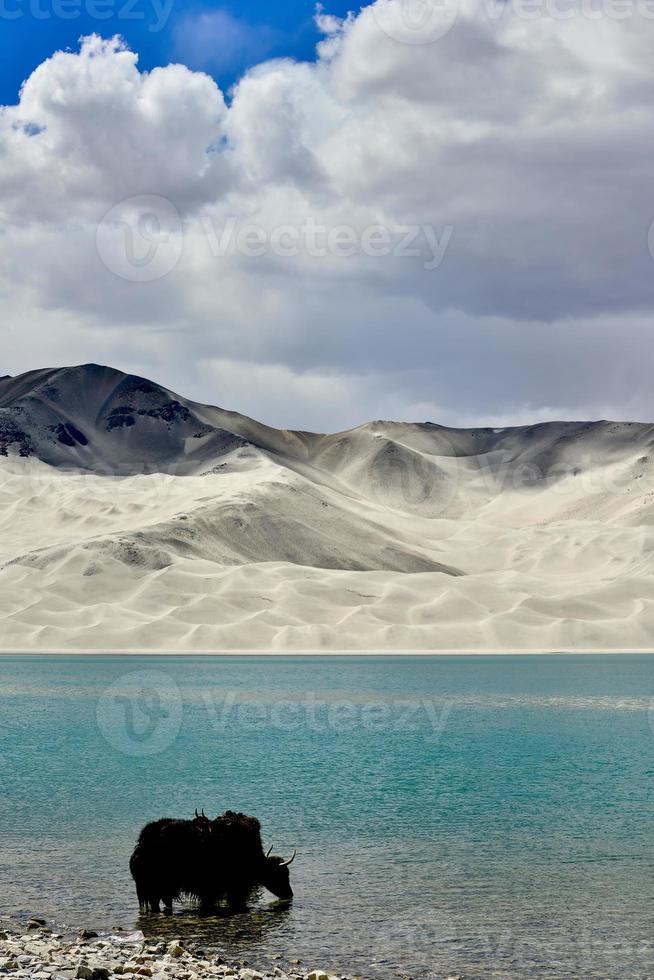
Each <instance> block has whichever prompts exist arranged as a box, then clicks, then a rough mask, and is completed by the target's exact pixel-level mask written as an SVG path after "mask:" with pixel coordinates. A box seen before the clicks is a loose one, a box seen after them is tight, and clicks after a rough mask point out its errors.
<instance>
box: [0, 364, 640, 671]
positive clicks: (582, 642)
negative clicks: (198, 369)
mask: <svg viewBox="0 0 654 980" xmlns="http://www.w3.org/2000/svg"><path fill="white" fill-rule="evenodd" d="M653 446H654V427H653V426H651V425H644V424H636V423H633V424H631V423H610V422H592V423H582V422H567V423H565V422H553V423H547V424H542V425H536V426H529V427H520V428H509V429H503V430H494V429H477V430H454V429H445V428H442V427H440V426H437V425H431V424H411V425H405V424H399V423H393V422H374V423H371V424H369V425H366V426H362V427H360V428H358V429H355V430H352V431H350V432H345V433H339V434H336V435H329V436H323V435H319V434H313V433H302V432H286V431H278V430H275V429H270V428H268V427H266V426H264V425H260V424H259V423H257V422H254V421H253V420H251V419H247V418H244V417H243V416H240V415H237V414H235V413H231V412H227V411H224V410H222V409H218V408H213V407H209V406H203V405H197V404H195V403H193V402H190V401H187V400H185V399H183V398H181V397H180V396H177V395H174V394H173V393H171V392H169V391H166V390H165V389H163V388H160V387H159V386H157V385H154V384H152V383H151V382H148V381H144V380H143V379H137V378H132V377H129V376H126V375H124V374H121V373H120V372H117V371H113V370H112V369H110V368H101V367H98V366H95V365H86V366H83V367H79V368H66V369H55V370H45V371H38V372H31V373H30V374H28V375H23V376H21V377H20V378H15V379H14V378H9V379H0V649H2V650H5V651H49V650H69V651H79V652H83V651H100V650H114V651H122V650H143V651H159V650H164V651H176V650H188V651H221V650H243V651H247V650H265V651H285V650H294V651H313V650H316V651H318V650H323V651H339V650H361V651H392V650H420V651H429V650H441V651H457V650H466V651H516V650H524V651H531V650H580V651H582V650H583V651H586V650H625V651H629V650H651V649H654V642H653V640H652V637H653V635H654V576H653V573H654V453H653V451H652V449H653Z"/></svg>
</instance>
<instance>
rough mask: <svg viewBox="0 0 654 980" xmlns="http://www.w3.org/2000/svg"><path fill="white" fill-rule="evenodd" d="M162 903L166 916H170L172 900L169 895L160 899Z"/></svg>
mask: <svg viewBox="0 0 654 980" xmlns="http://www.w3.org/2000/svg"><path fill="white" fill-rule="evenodd" d="M161 901H162V902H163V908H164V912H165V913H166V915H170V914H171V913H172V911H173V899H172V896H171V895H164V896H163V897H162V899H161Z"/></svg>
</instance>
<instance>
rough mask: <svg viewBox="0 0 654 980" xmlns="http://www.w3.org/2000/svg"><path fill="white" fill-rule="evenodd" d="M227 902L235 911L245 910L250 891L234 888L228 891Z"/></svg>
mask: <svg viewBox="0 0 654 980" xmlns="http://www.w3.org/2000/svg"><path fill="white" fill-rule="evenodd" d="M227 904H228V905H229V907H230V909H231V910H232V911H233V912H244V911H245V910H246V908H247V904H248V892H247V891H244V890H243V889H241V888H232V889H230V890H229V891H228V892H227Z"/></svg>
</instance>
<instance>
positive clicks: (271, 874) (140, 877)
mask: <svg viewBox="0 0 654 980" xmlns="http://www.w3.org/2000/svg"><path fill="white" fill-rule="evenodd" d="M270 850H272V848H271V849H270ZM294 857H295V854H293V857H292V858H291V859H290V860H289V861H284V860H283V859H282V858H280V857H274V856H272V857H271V856H270V851H268V853H267V854H264V851H263V846H262V844H261V824H260V823H259V821H258V820H257V819H256V817H248V816H246V815H245V814H244V813H234V812H233V811H232V810H228V811H227V812H226V813H223V814H222V815H221V816H219V817H216V819H215V820H210V819H209V818H208V817H205V815H204V811H203V812H202V815H201V816H199V815H198V813H197V810H196V812H195V819H193V820H174V819H172V818H170V817H165V818H164V819H162V820H155V821H154V823H149V824H147V825H146V826H145V827H144V828H143V830H142V831H141V833H140V835H139V839H138V841H137V843H136V847H135V848H134V853H133V854H132V857H131V858H130V862H129V869H130V871H131V873H132V878H133V879H134V882H135V884H136V894H137V897H138V901H139V906H140V908H141V910H142V911H148V910H149V911H151V912H158V911H159V903H160V902H163V905H164V909H165V910H166V911H171V910H172V905H173V900H176V899H180V898H182V897H184V896H186V897H189V898H194V899H197V900H198V901H199V902H200V905H201V907H202V908H204V909H207V908H211V907H213V906H215V905H217V904H218V903H219V902H220V901H221V900H223V899H224V900H226V901H227V903H228V904H229V906H230V907H231V908H232V909H243V908H245V906H246V904H247V900H248V898H249V896H250V895H251V893H252V892H253V890H254V889H255V888H257V887H258V886H260V885H263V886H264V887H266V888H267V889H268V890H269V891H271V892H272V893H273V895H276V896H277V897H278V898H284V899H290V898H292V897H293V891H292V889H291V885H290V881H289V874H288V865H289V864H290V863H291V861H292V860H293V858H294Z"/></svg>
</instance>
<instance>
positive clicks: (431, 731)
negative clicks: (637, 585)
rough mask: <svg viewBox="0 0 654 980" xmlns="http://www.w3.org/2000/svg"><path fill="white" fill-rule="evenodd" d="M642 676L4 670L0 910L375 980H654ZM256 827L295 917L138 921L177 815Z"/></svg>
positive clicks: (530, 671)
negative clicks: (236, 816) (248, 819)
mask: <svg viewBox="0 0 654 980" xmlns="http://www.w3.org/2000/svg"><path fill="white" fill-rule="evenodd" d="M653 699H654V658H652V657H647V656H632V655H623V656H620V657H613V656H583V657H571V656H565V657H564V656H551V657H465V658H464V657H461V658H457V657H433V658H432V657H428V658H417V657H403V658H399V657H379V658H364V657H348V658H337V657H332V658H329V657H318V658H308V657H288V658H287V657H284V658H274V659H273V658H265V657H239V658H236V657H202V658H200V657H184V658H177V657H175V658H165V657H161V658H138V657H115V658H109V657H93V658H90V657H89V658H87V657H75V658H61V657H36V658H29V659H25V658H23V659H20V658H17V657H0V781H1V784H0V789H1V792H0V885H1V888H0V915H10V916H16V917H18V918H23V919H24V918H25V917H27V916H29V915H34V914H37V915H43V916H45V917H47V918H48V919H52V920H54V921H55V922H57V923H58V924H60V925H62V926H63V927H69V928H78V927H79V926H82V925H84V926H90V927H96V928H100V929H104V928H110V927H112V926H117V925H118V926H122V927H123V928H129V929H136V928H141V929H143V931H144V932H146V934H148V935H159V934H162V935H169V936H172V935H173V934H174V935H180V934H181V935H185V936H188V937H197V938H201V940H202V943H203V944H204V945H205V947H209V946H212V947H213V946H216V947H219V948H221V949H224V950H225V951H226V952H227V954H228V955H230V956H236V957H237V958H245V959H247V960H248V961H249V962H250V963H252V964H255V963H257V962H264V961H267V959H268V957H270V956H272V955H277V956H281V957H282V959H283V960H291V959H295V958H297V959H300V960H302V962H303V963H304V964H305V965H306V966H307V967H313V966H319V967H321V968H326V969H328V970H336V969H339V970H343V971H346V972H348V973H350V974H353V973H356V974H358V975H361V976H365V977H383V978H387V977H388V978H390V977H393V976H395V975H397V974H403V975H409V976H412V977H425V978H427V977H431V978H436V977H446V976H450V975H455V976H456V975H462V976H465V977H466V978H473V977H490V976H501V977H536V978H538V977H598V978H600V977H601V978H613V977H615V978H617V977H620V978H636V977H639V978H644V977H652V976H654V935H653V928H652V927H653V925H654V923H653V917H654V708H653V705H654V700H653ZM196 806H197V807H204V808H205V810H206V811H207V813H210V814H211V815H215V814H216V813H218V812H220V811H223V810H225V809H227V808H234V809H240V810H244V811H246V812H249V813H253V814H256V815H257V816H259V818H260V819H261V822H262V824H263V837H264V842H265V844H266V846H267V845H268V844H271V843H272V844H275V851H276V853H280V854H284V855H290V853H291V852H292V849H293V848H294V847H297V849H298V857H297V860H296V861H295V864H294V865H293V868H292V869H291V870H292V872H293V873H292V876H291V880H292V883H293V886H294V888H295V892H296V897H295V900H294V902H293V903H292V905H291V906H290V907H289V906H284V905H280V904H279V903H275V902H274V900H273V898H272V896H270V895H268V894H264V895H262V896H261V899H260V900H258V901H257V902H256V903H255V906H254V908H253V910H252V911H251V912H250V913H249V914H247V915H238V916H233V917H222V918H209V919H200V918H199V917H198V916H197V915H196V914H194V913H193V912H192V910H189V909H186V910H184V909H181V908H180V909H179V910H178V911H177V912H176V914H175V915H173V917H172V918H170V919H166V918H164V917H163V916H161V917H155V918H150V919H149V920H143V919H141V920H139V918H138V914H137V910H136V903H135V896H134V891H133V885H132V882H131V879H130V878H129V874H128V871H127V861H128V858H129V854H130V852H131V849H132V846H133V843H134V840H135V838H136V835H137V833H138V831H139V829H140V827H141V826H142V825H143V824H144V823H145V822H146V821H148V820H150V819H153V818H156V817H159V816H163V815H176V816H189V817H190V816H192V814H193V810H194V809H195V807H196Z"/></svg>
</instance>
